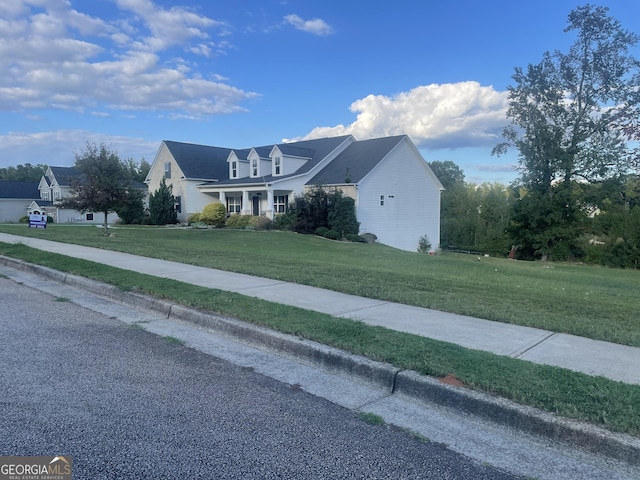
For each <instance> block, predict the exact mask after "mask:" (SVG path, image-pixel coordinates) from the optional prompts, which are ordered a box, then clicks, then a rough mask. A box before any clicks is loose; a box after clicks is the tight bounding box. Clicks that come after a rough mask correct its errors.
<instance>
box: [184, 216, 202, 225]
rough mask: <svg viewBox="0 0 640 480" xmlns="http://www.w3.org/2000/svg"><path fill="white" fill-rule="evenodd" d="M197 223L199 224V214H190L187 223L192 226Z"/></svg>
mask: <svg viewBox="0 0 640 480" xmlns="http://www.w3.org/2000/svg"><path fill="white" fill-rule="evenodd" d="M199 222H200V213H192V214H191V215H189V216H188V217H187V223H188V224H189V225H192V224H194V223H199Z"/></svg>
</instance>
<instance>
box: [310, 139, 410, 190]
mask: <svg viewBox="0 0 640 480" xmlns="http://www.w3.org/2000/svg"><path fill="white" fill-rule="evenodd" d="M404 138H406V135H397V136H394V137H384V138H374V139H371V140H362V141H359V142H354V143H352V144H351V145H349V146H348V147H347V148H346V149H345V150H344V151H343V152H342V153H340V155H338V156H337V157H336V158H335V159H334V160H333V161H332V162H331V163H329V165H327V166H326V167H324V168H323V169H322V170H320V172H318V173H317V174H316V175H315V176H314V177H313V178H312V179H311V180H309V181H308V182H307V185H340V184H344V183H358V182H360V181H361V180H362V179H363V178H364V177H365V176H366V175H367V174H368V173H369V172H370V171H371V170H373V169H374V168H375V166H376V165H378V163H380V161H381V160H382V159H383V158H384V157H385V156H386V155H387V154H388V153H389V152H390V151H391V150H392V149H393V148H394V147H395V146H396V145H398V143H400V142H401V141H402V140H403V139H404ZM347 177H348V178H347ZM347 179H348V180H349V181H348V182H347V181H346V180H347Z"/></svg>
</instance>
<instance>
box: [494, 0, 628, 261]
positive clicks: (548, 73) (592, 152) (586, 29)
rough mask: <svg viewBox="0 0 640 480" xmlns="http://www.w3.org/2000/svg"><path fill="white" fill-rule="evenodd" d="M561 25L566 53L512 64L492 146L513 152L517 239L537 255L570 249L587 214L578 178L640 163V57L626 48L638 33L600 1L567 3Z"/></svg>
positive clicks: (590, 177)
mask: <svg viewBox="0 0 640 480" xmlns="http://www.w3.org/2000/svg"><path fill="white" fill-rule="evenodd" d="M565 32H575V34H576V39H575V41H574V43H573V45H572V46H571V47H570V49H569V51H568V52H567V53H561V52H559V51H555V52H553V53H549V52H547V53H545V54H544V55H543V58H542V61H541V62H540V63H538V64H533V65H531V64H530V65H529V66H528V67H527V68H526V69H522V68H516V69H515V73H514V75H513V80H514V81H515V85H513V86H511V87H509V108H508V110H507V117H508V118H509V119H510V120H511V122H512V124H511V125H510V126H508V127H506V128H505V130H504V132H503V133H504V137H505V140H506V141H505V142H504V143H501V144H499V145H498V146H496V148H495V149H494V153H496V154H502V153H504V152H505V151H506V150H507V149H508V148H509V147H515V148H517V150H518V152H519V165H520V172H521V181H522V184H523V186H524V187H525V188H526V190H527V199H526V203H527V205H526V207H525V206H522V207H524V208H520V209H519V210H520V211H519V212H517V213H518V214H519V215H521V220H522V221H521V222H520V223H519V225H520V227H521V230H520V234H519V239H520V240H522V241H523V242H529V243H530V244H529V245H528V246H529V247H530V248H531V247H533V246H534V245H535V248H534V250H535V252H534V253H535V254H536V255H546V254H549V253H552V252H553V250H554V249H555V247H556V246H558V245H560V244H562V245H563V246H562V250H565V251H570V250H571V249H572V248H573V244H574V243H575V239H576V238H577V237H578V235H579V234H580V232H581V225H582V224H583V221H584V218H585V211H584V202H583V201H582V199H581V198H580V195H579V193H580V190H581V189H580V188H579V186H578V185H577V182H580V181H587V182H591V181H597V180H602V179H605V178H607V177H609V176H612V175H619V174H621V173H625V172H628V171H634V170H637V169H638V166H639V158H640V150H639V149H638V146H637V143H636V142H637V141H638V140H640V126H639V124H638V122H639V120H638V119H639V118H640V89H639V88H638V86H639V85H640V63H639V62H638V60H636V59H635V58H634V57H633V55H632V54H631V53H630V48H631V47H633V46H634V45H636V44H637V42H638V36H637V35H635V34H633V33H630V32H628V31H626V30H624V29H623V28H622V26H621V24H620V22H619V21H618V20H615V19H614V18H612V17H610V16H609V15H608V9H607V8H606V7H596V6H592V5H586V6H583V7H578V8H577V9H575V10H573V11H572V12H571V13H570V14H569V17H568V26H567V28H566V29H565ZM525 212H526V213H525ZM516 216H517V215H516ZM517 226H518V224H517V223H516V225H515V227H517ZM533 226H535V229H533V230H532V228H533ZM526 229H529V231H524V230H526ZM516 237H518V235H516Z"/></svg>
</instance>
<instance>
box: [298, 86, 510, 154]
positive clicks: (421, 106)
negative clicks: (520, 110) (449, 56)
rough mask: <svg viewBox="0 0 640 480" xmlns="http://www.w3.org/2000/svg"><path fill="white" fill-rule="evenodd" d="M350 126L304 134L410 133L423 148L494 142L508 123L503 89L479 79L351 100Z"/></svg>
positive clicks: (363, 135) (364, 136)
mask: <svg viewBox="0 0 640 480" xmlns="http://www.w3.org/2000/svg"><path fill="white" fill-rule="evenodd" d="M350 109H351V111H352V112H354V113H357V118H356V120H355V121H354V122H353V123H352V124H350V125H346V126H345V125H336V126H333V127H317V128H315V129H313V130H312V131H311V132H310V133H309V134H308V135H306V136H304V137H302V138H305V139H308V138H320V137H326V136H335V135H347V134H351V135H353V136H355V137H356V138H357V139H360V140H364V139H367V138H374V137H383V136H388V135H399V134H404V133H406V134H408V135H409V136H410V137H411V139H412V140H413V141H414V142H415V143H416V145H418V146H419V147H421V148H428V149H442V148H463V147H471V146H481V145H493V144H495V143H497V142H498V141H499V138H500V134H501V131H502V127H503V126H504V125H505V124H506V123H507V120H506V117H505V113H506V109H507V93H506V92H498V91H496V90H494V89H493V87H490V86H489V87H487V86H481V85H480V84H479V83H478V82H472V81H469V82H460V83H448V84H431V85H425V86H420V87H416V88H414V89H413V90H410V91H408V92H402V93H399V94H397V95H394V96H392V97H388V96H385V95H368V96H367V97H365V98H363V99H360V100H356V101H355V102H353V103H352V104H351V107H350Z"/></svg>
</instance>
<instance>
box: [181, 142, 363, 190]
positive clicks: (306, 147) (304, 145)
mask: <svg viewBox="0 0 640 480" xmlns="http://www.w3.org/2000/svg"><path fill="white" fill-rule="evenodd" d="M349 138H352V137H351V135H343V136H341V137H330V138H318V139H315V140H303V141H300V142H292V143H278V144H275V145H265V146H262V147H255V148H254V150H256V152H258V154H259V155H260V157H261V158H267V157H268V156H269V153H271V151H272V150H273V148H274V147H276V146H277V147H278V149H279V150H280V151H281V152H282V153H283V154H284V155H291V156H298V157H304V158H308V159H309V160H308V161H306V162H305V164H304V165H302V166H301V167H300V168H298V170H296V171H295V172H294V173H291V174H289V175H279V176H277V177H274V176H273V175H271V172H270V171H269V174H268V175H261V176H260V177H255V178H249V177H242V178H233V179H229V178H228V177H229V172H228V170H225V175H224V177H218V178H226V180H221V181H219V182H216V185H240V184H242V185H245V184H262V183H265V182H267V183H268V182H271V181H275V180H282V179H285V178H289V177H292V176H295V175H300V174H303V173H308V172H309V171H310V170H311V169H312V168H313V167H315V166H316V165H317V164H318V163H320V162H321V161H322V160H323V159H325V158H326V157H327V156H328V155H329V154H330V153H331V152H333V151H334V150H335V149H336V148H338V147H339V146H340V145H341V144H342V143H344V142H345V141H346V140H347V139H349ZM245 150H246V149H242V150H233V151H234V152H236V156H237V157H238V158H241V157H240V155H239V154H238V152H245ZM249 151H250V149H249V150H246V152H247V154H248V152H249ZM264 151H267V152H268V153H267V155H265V157H263V156H262V152H264ZM174 158H175V156H174ZM244 158H246V155H245V156H244ZM176 160H177V159H176ZM178 163H179V164H180V162H179V161H178ZM180 166H181V167H182V164H180ZM224 167H225V168H228V167H227V165H226V163H225V165H224Z"/></svg>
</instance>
